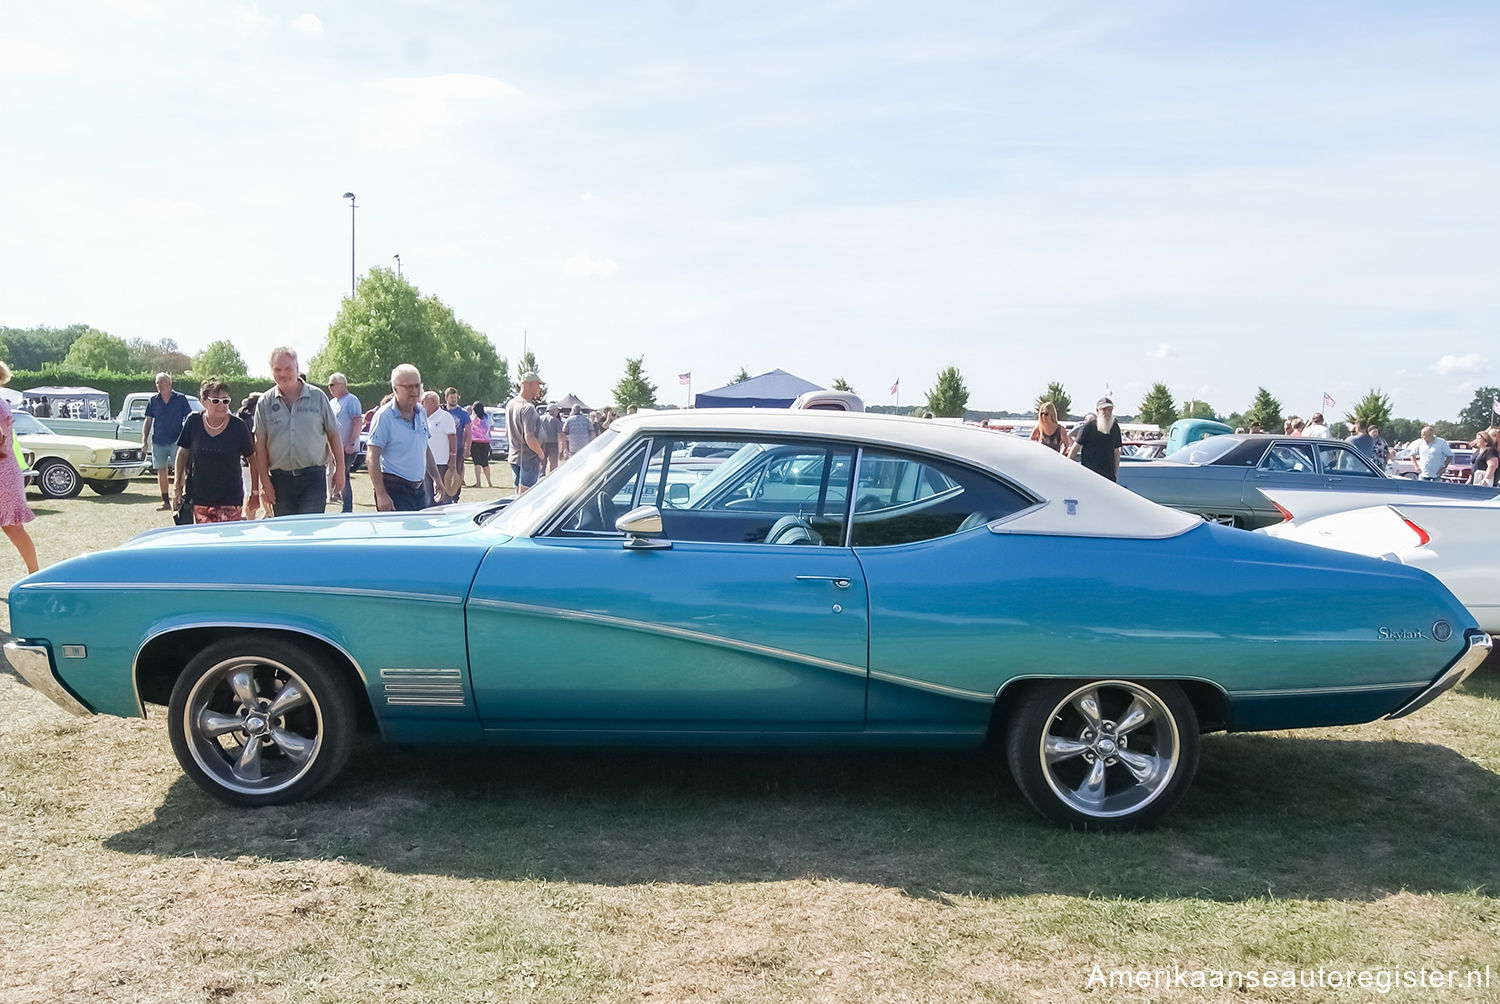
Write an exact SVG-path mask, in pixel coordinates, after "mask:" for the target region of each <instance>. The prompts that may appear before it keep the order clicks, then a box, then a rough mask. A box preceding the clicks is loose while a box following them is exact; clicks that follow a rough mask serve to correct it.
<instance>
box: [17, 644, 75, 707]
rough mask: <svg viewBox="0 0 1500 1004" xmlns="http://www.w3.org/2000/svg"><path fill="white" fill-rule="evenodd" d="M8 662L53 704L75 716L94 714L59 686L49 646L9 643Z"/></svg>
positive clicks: (32, 687) (33, 688)
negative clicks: (54, 673)
mask: <svg viewBox="0 0 1500 1004" xmlns="http://www.w3.org/2000/svg"><path fill="white" fill-rule="evenodd" d="M5 658H6V661H8V662H9V663H10V664H11V666H12V667H14V668H15V671H16V672H17V673H20V674H21V678H22V679H24V680H25V681H26V682H27V683H29V684H31V689H32V690H35V691H36V692H37V693H39V694H41V695H42V696H43V697H45V698H47V699H48V700H50V701H51V702H52V703H53V704H56V705H57V706H58V707H60V708H62V709H63V710H64V711H67V712H71V713H72V714H75V715H92V714H93V712H92V711H90V710H89V709H88V708H86V707H84V706H83V705H82V704H81V703H79V701H78V698H76V697H74V696H73V695H72V694H70V693H68V691H67V688H65V687H64V686H63V685H62V684H61V683H59V682H57V677H56V676H55V675H53V673H52V655H51V653H49V652H48V651H47V646H45V645H27V644H26V643H25V642H19V641H8V642H6V643H5Z"/></svg>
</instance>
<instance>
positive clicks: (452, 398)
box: [443, 387, 474, 502]
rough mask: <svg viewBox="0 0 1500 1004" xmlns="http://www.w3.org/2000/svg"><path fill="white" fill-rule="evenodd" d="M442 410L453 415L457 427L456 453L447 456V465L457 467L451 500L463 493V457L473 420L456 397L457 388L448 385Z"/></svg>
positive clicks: (466, 453) (467, 450)
mask: <svg viewBox="0 0 1500 1004" xmlns="http://www.w3.org/2000/svg"><path fill="white" fill-rule="evenodd" d="M443 397H444V405H445V407H444V408H443V410H444V411H446V412H447V413H448V414H450V415H452V416H453V424H454V425H455V426H457V427H458V455H457V456H455V457H449V458H448V466H449V467H453V466H454V465H455V464H456V465H457V467H458V491H456V492H454V493H453V501H455V502H457V501H458V497H459V496H460V495H462V494H463V488H464V477H463V474H464V458H466V457H467V456H468V455H469V431H470V430H469V423H470V422H472V421H474V416H473V415H471V414H469V409H468V408H465V407H464V406H463V403H462V402H461V401H459V399H458V388H457V387H449V388H448V389H447V390H446V391H444V393H443Z"/></svg>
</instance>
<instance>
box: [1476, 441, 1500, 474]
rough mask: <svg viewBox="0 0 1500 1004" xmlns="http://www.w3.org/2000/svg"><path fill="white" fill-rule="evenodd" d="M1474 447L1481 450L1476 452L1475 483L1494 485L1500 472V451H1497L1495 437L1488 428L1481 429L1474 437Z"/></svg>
mask: <svg viewBox="0 0 1500 1004" xmlns="http://www.w3.org/2000/svg"><path fill="white" fill-rule="evenodd" d="M1474 447H1475V449H1477V450H1478V451H1479V452H1477V453H1475V454H1474V483H1475V484H1476V485H1493V484H1494V483H1495V476H1496V475H1497V474H1500V453H1497V452H1496V450H1495V439H1494V437H1493V436H1491V435H1490V433H1489V430H1488V429H1480V430H1479V435H1477V436H1475V437H1474Z"/></svg>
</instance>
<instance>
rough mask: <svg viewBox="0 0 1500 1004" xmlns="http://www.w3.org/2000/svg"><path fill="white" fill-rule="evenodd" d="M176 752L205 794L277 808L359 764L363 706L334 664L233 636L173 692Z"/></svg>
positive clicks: (278, 644) (199, 659)
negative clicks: (353, 756)
mask: <svg viewBox="0 0 1500 1004" xmlns="http://www.w3.org/2000/svg"><path fill="white" fill-rule="evenodd" d="M168 721H169V731H170V733H171V737H172V751H173V752H174V753H176V754H177V761H178V763H180V764H181V765H182V769H183V770H184V771H185V772H186V773H187V775H188V777H190V778H192V779H193V781H194V782H195V783H197V784H198V786H199V787H201V788H202V789H203V790H204V791H206V792H208V793H209V794H210V795H213V796H214V797H215V798H218V799H221V800H222V801H225V802H230V803H232V804H236V805H277V804H280V803H283V802H292V801H296V800H298V799H302V798H307V797H308V796H310V795H312V794H314V793H316V792H317V791H319V790H320V789H322V788H323V787H324V786H326V785H327V784H328V783H329V782H330V781H332V780H333V779H334V777H335V776H336V775H337V774H338V772H339V771H340V770H341V769H343V766H344V764H345V763H346V762H348V759H349V751H350V749H351V748H352V745H353V740H354V727H355V712H354V699H353V696H352V694H351V692H350V689H349V684H348V683H347V682H346V681H345V678H344V677H343V676H342V675H340V674H339V673H338V671H337V670H336V669H334V668H333V667H332V666H330V665H329V664H328V663H327V661H326V660H325V659H323V658H322V657H320V656H318V655H316V654H314V653H312V652H310V651H308V650H307V649H305V648H303V647H302V646H300V645H298V644H296V643H294V642H290V641H287V640H285V639H282V638H276V637H270V636H266V635H258V634H244V635H237V636H235V637H231V638H225V639H223V640H221V641H218V642H215V643H214V644H212V645H210V646H208V647H207V648H205V649H204V650H203V651H202V652H200V653H198V655H197V656H195V657H194V658H193V660H192V661H191V662H189V663H188V665H187V668H186V669H185V670H184V671H183V673H182V675H181V676H180V677H178V679H177V683H176V685H175V686H173V688H172V698H171V703H170V705H169V707H168Z"/></svg>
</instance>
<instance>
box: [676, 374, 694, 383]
mask: <svg viewBox="0 0 1500 1004" xmlns="http://www.w3.org/2000/svg"><path fill="white" fill-rule="evenodd" d="M677 382H678V383H692V382H693V374H691V373H679V374H677Z"/></svg>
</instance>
